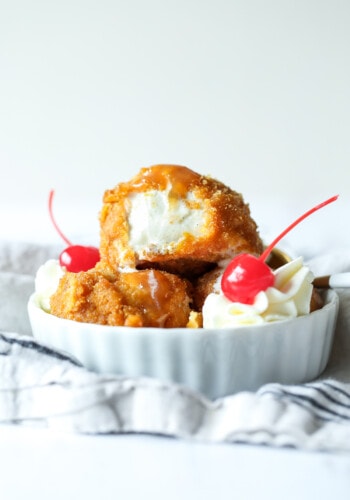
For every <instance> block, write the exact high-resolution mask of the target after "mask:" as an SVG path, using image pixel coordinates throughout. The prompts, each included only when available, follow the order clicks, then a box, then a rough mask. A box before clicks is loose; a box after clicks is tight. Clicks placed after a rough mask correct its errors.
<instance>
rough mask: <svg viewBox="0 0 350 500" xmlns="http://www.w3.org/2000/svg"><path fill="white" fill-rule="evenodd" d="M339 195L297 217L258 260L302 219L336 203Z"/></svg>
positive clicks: (265, 255) (266, 254)
mask: <svg viewBox="0 0 350 500" xmlns="http://www.w3.org/2000/svg"><path fill="white" fill-rule="evenodd" d="M338 197H339V195H336V196H332V197H331V198H329V199H328V200H326V201H324V202H323V203H320V204H319V205H316V206H315V207H313V208H311V209H310V210H308V211H307V212H305V213H304V214H303V215H301V216H300V217H298V219H297V220H295V221H294V222H293V223H292V224H291V225H290V226H288V227H287V228H286V229H285V230H284V231H283V232H282V233H281V234H280V235H279V236H277V238H275V239H274V240H273V242H272V243H270V245H269V246H268V247H267V248H266V249H265V251H264V252H263V253H262V254H261V255H260V257H259V260H265V259H266V258H267V257H268V256H269V254H270V253H271V251H272V250H273V248H274V247H275V246H276V245H277V243H278V242H279V241H280V240H281V239H282V238H283V237H284V236H285V235H286V234H287V233H289V231H291V230H292V229H293V228H294V227H295V226H297V225H298V224H299V223H300V222H301V221H303V220H304V219H306V217H309V215H311V214H313V213H314V212H316V211H317V210H319V209H320V208H322V207H324V206H326V205H329V203H332V202H333V201H336V200H337V199H338Z"/></svg>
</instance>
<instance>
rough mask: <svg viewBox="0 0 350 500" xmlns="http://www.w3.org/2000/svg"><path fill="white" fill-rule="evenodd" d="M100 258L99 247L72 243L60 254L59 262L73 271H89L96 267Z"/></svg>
mask: <svg viewBox="0 0 350 500" xmlns="http://www.w3.org/2000/svg"><path fill="white" fill-rule="evenodd" d="M99 260H100V252H99V251H98V248H95V247H87V246H82V245H71V246H70V247H67V248H66V249H65V250H63V252H62V253H61V255H60V258H59V262H60V265H61V266H62V267H65V268H66V269H67V271H70V272H71V273H79V272H80V271H88V270H89V269H92V268H93V267H95V265H96V264H97V262H98V261H99Z"/></svg>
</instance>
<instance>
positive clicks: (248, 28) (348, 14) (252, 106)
mask: <svg viewBox="0 0 350 500" xmlns="http://www.w3.org/2000/svg"><path fill="white" fill-rule="evenodd" d="M349 26H350V2H349V1H348V0H215V1H214V0H211V1H209V0H147V1H143V0H128V1H126V0H125V1H122V0H84V1H83V0H60V1H50V0H11V2H8V1H5V0H0V72H1V75H0V167H1V180H0V209H1V212H0V214H1V220H0V224H1V227H0V230H1V234H2V235H4V236H6V237H7V236H9V237H16V238H22V239H28V238H37V237H38V234H40V237H45V238H46V239H52V240H54V241H59V239H58V237H57V236H56V233H55V232H54V231H53V229H52V226H51V225H50V222H49V220H48V216H47V208H46V206H47V196H48V192H49V190H50V189H51V188H54V189H55V190H56V196H55V213H56V218H57V219H58V221H59V223H60V225H61V226H62V229H63V230H64V231H65V232H68V235H72V234H74V235H76V234H81V235H83V234H86V232H87V231H89V232H90V233H91V234H92V236H91V237H94V236H95V235H97V234H98V222H97V216H98V211H99V209H100V206H101V198H102V194H103V192H104V190H105V189H106V188H111V187H113V186H114V185H115V184H116V183H118V182H120V181H122V180H128V179H129V178H130V177H131V176H132V175H134V174H135V173H136V172H137V171H138V170H139V168H140V167H142V166H149V165H151V164H155V163H161V162H163V163H179V164H183V165H187V166H189V167H191V168H193V169H194V170H197V171H199V172H200V173H204V174H211V175H213V176H215V177H217V178H219V179H220V180H222V181H224V182H225V183H228V184H229V185H230V186H231V187H232V188H234V189H236V190H238V191H240V192H242V193H243V194H244V197H245V199H246V201H247V202H249V203H250V206H251V209H252V212H253V216H254V218H255V219H256V221H257V223H258V224H259V226H260V228H261V231H262V234H263V236H265V231H267V229H268V228H269V227H270V226H271V224H272V221H273V224H272V225H273V226H276V228H278V229H283V227H284V226H285V225H286V223H287V222H288V223H289V222H291V221H289V220H288V221H286V220H285V218H284V217H283V213H284V205H286V206H288V207H289V208H290V207H292V209H293V213H294V212H295V215H296V216H297V215H299V214H300V213H301V211H303V210H306V209H307V208H310V206H312V205H314V204H316V203H318V202H319V201H322V200H323V199H325V198H328V197H329V196H331V195H333V194H336V193H339V194H340V195H341V197H340V200H339V202H338V208H337V212H335V211H334V210H335V209H329V210H328V212H327V215H322V217H325V226H324V227H325V231H326V232H329V234H330V236H332V231H333V232H335V230H336V232H337V234H339V232H340V231H347V221H346V218H347V217H346V213H345V211H346V210H345V209H347V208H348V205H347V200H348V198H349V195H350V182H349V181H350V173H349V160H350V141H349V132H350V57H349V56H350V29H349ZM24 207H26V210H23V208H24ZM338 212H339V216H338ZM335 213H336V214H337V215H336V216H335ZM343 216H344V217H343ZM334 224H336V229H334ZM282 226H283V227H282ZM310 227H311V225H310V224H308V225H307V226H306V227H305V231H309V230H310ZM274 230H275V228H274ZM96 238H97V236H96ZM76 243H77V242H76Z"/></svg>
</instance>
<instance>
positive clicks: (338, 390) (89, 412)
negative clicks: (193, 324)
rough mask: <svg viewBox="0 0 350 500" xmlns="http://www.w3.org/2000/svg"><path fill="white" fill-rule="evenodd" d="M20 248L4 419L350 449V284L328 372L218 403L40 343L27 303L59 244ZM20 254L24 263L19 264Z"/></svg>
mask: <svg viewBox="0 0 350 500" xmlns="http://www.w3.org/2000/svg"><path fill="white" fill-rule="evenodd" d="M1 248H4V246H1V245H0V249H1ZM13 251H14V249H11V248H10V249H9V248H8V247H7V248H6V251H3V252H2V253H1V251H0V423H1V424H7V425H8V424H13V425H32V426H43V427H47V428H49V429H56V430H60V431H66V432H77V433H89V434H101V433H130V432H131V433H151V434H155V435H166V436H172V437H178V438H182V439H189V440H201V441H203V442H226V443H247V444H260V445H269V446H279V447H293V448H301V449H308V450H325V451H326V450H328V451H341V452H348V451H350V291H347V290H341V291H339V296H340V310H339V318H338V323H337V331H336V335H335V343H334V347H333V351H332V355H331V359H330V362H329V364H328V367H327V369H326V371H325V373H324V374H323V376H322V377H321V378H320V379H319V380H317V381H314V382H312V383H308V384H303V385H296V386H287V385H280V384H268V385H265V386H263V387H262V388H260V390H258V391H257V392H256V393H249V392H242V393H238V394H235V395H232V396H229V397H226V398H222V399H220V400H217V401H214V402H213V401H209V400H207V399H206V398H204V397H203V396H201V395H200V394H197V393H195V392H192V391H190V390H188V389H186V388H184V387H181V386H177V385H175V384H168V383H164V382H161V381H159V380H154V379H147V378H141V379H140V378H138V379H130V378H123V377H117V376H105V375H100V374H96V373H93V372H89V371H88V370H86V369H85V368H84V367H82V366H81V365H80V364H79V363H78V362H77V361H76V360H74V359H72V358H70V357H69V356H67V355H66V354H63V353H60V352H57V351H55V350H53V349H51V348H48V347H47V346H44V345H42V344H40V343H39V342H37V341H36V340H35V339H34V338H33V337H31V335H30V328H29V323H28V318H27V317H26V302H27V299H28V297H29V295H30V293H31V291H32V288H33V275H34V272H35V269H36V266H37V264H38V258H39V257H40V259H43V260H44V259H45V258H47V257H50V252H51V251H53V250H52V249H50V248H48V249H46V250H45V251H43V249H42V248H38V249H37V250H36V249H35V248H33V247H31V248H30V251H29V252H28V248H27V247H26V246H25V245H24V246H23V248H20V249H18V247H16V248H15V252H16V259H12V260H11V259H9V255H10V254H11V252H13ZM38 256H39V257H38ZM21 259H22V261H21ZM23 259H25V262H24V261H23ZM28 260H31V263H32V267H31V266H30V265H29V263H28ZM11 262H15V263H16V266H19V267H18V269H14V268H13V267H12V268H11V265H10V264H11ZM325 262H326V263H327V265H324V266H323V268H322V263H325ZM9 263H10V264H9ZM333 263H334V261H333ZM21 264H22V265H21ZM328 264H329V265H332V258H331V256H330V255H327V256H324V259H322V258H321V257H318V259H317V261H315V266H318V267H319V269H322V270H323V271H324V272H329V270H328V268H327V266H328ZM349 264H350V263H349V262H348V261H347V260H346V259H345V258H344V259H343V265H342V266H341V265H340V260H339V256H338V257H337V266H336V268H337V269H336V271H337V272H339V271H342V270H349V269H350V266H349ZM25 266H27V267H25ZM24 267H25V272H23V268H24Z"/></svg>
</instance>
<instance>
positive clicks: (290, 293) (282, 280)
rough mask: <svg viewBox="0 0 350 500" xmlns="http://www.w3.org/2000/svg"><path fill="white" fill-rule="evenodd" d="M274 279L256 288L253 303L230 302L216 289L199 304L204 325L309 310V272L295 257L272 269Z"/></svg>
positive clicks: (286, 315)
mask: <svg viewBox="0 0 350 500" xmlns="http://www.w3.org/2000/svg"><path fill="white" fill-rule="evenodd" d="M274 275H275V283H274V286H273V287H269V288H268V289H267V290H265V291H263V292H259V293H258V294H257V296H256V298H255V301H254V303H253V304H251V305H250V304H241V303H239V302H231V301H230V300H229V299H227V298H226V297H225V295H224V294H223V293H222V292H221V291H219V292H214V293H211V294H209V295H208V297H207V298H206V300H205V303H204V305H203V326H204V328H225V327H237V326H244V325H247V326H249V325H259V324H262V323H269V322H273V321H282V320H286V319H290V318H296V317H297V316H302V315H304V314H308V313H309V312H310V301H311V295H312V289H313V285H312V281H313V278H314V276H313V274H312V272H311V271H310V269H309V268H308V267H307V266H305V265H304V264H303V259H302V257H299V258H297V259H295V260H293V261H291V262H288V263H287V264H285V265H284V266H282V267H280V268H278V269H277V270H275V271H274Z"/></svg>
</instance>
